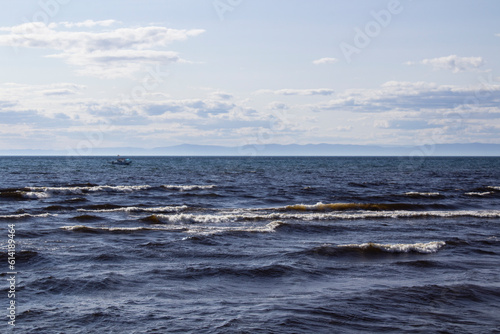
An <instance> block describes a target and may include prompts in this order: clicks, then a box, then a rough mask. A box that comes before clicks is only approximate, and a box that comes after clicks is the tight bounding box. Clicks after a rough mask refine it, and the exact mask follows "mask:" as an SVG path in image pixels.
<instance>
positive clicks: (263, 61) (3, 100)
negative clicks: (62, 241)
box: [0, 0, 500, 152]
mask: <svg viewBox="0 0 500 334" xmlns="http://www.w3.org/2000/svg"><path fill="white" fill-rule="evenodd" d="M0 2H1V4H2V8H3V10H2V11H1V13H0V149H4V150H5V149H45V150H75V149H77V150H80V151H82V150H85V151H87V152H90V151H91V150H92V149H94V148H105V147H141V148H155V147H164V146H171V145H178V144H185V143H187V144H199V145H223V146H242V145H249V144H258V145H261V144H318V143H328V144H357V145H368V144H369V145H432V144H441V143H447V144H449V143H490V144H491V143H493V144H500V104H499V102H500V57H499V54H500V20H499V19H498V18H499V17H500V16H499V15H500V2H499V1H496V0H476V1H472V0H470V1H463V0H442V1H430V0H413V1H412V0H399V1H398V0H384V1H378V0H359V1H340V0H339V1H332V0H314V1H305V0H106V1H94V0H85V1H83V0H37V1H32V0H25V1H10V0H9V1H7V0H0Z"/></svg>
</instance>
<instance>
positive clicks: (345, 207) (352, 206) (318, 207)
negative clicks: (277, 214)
mask: <svg viewBox="0 0 500 334" xmlns="http://www.w3.org/2000/svg"><path fill="white" fill-rule="evenodd" d="M427 207H428V206H427V205H419V204H407V203H388V204H385V203H328V204H324V203H321V202H318V203H316V204H313V205H307V204H295V205H287V206H285V207H281V208H276V209H277V210H280V211H349V210H366V211H389V210H415V209H424V208H427Z"/></svg>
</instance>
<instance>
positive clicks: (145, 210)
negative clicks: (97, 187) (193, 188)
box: [77, 205, 189, 212]
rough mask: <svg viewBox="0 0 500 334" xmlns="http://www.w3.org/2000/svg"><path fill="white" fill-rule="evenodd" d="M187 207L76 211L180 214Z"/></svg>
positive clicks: (84, 210)
mask: <svg viewBox="0 0 500 334" xmlns="http://www.w3.org/2000/svg"><path fill="white" fill-rule="evenodd" d="M188 208H189V207H188V206H187V205H181V206H162V207H155V208H143V207H137V206H127V207H118V208H109V209H78V210H77V211H80V212H180V211H184V210H187V209H188Z"/></svg>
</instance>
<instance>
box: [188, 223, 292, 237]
mask: <svg viewBox="0 0 500 334" xmlns="http://www.w3.org/2000/svg"><path fill="white" fill-rule="evenodd" d="M282 224H283V222H281V221H272V222H270V223H269V224H266V225H265V226H192V227H190V228H189V229H188V230H187V231H186V232H187V233H191V234H198V235H213V234H221V233H228V232H250V233H273V232H276V228H278V227H279V226H280V225H282Z"/></svg>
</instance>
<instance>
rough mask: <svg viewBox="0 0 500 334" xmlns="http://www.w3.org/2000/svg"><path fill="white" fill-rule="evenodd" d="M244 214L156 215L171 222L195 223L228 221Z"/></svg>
mask: <svg viewBox="0 0 500 334" xmlns="http://www.w3.org/2000/svg"><path fill="white" fill-rule="evenodd" d="M241 216H242V215H211V214H208V215H201V214H200V215H195V214H186V213H180V214H175V215H156V217H157V218H159V219H160V220H162V221H167V222H170V223H184V222H193V223H203V224H207V223H228V222H231V221H234V220H237V219H238V218H241Z"/></svg>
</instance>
